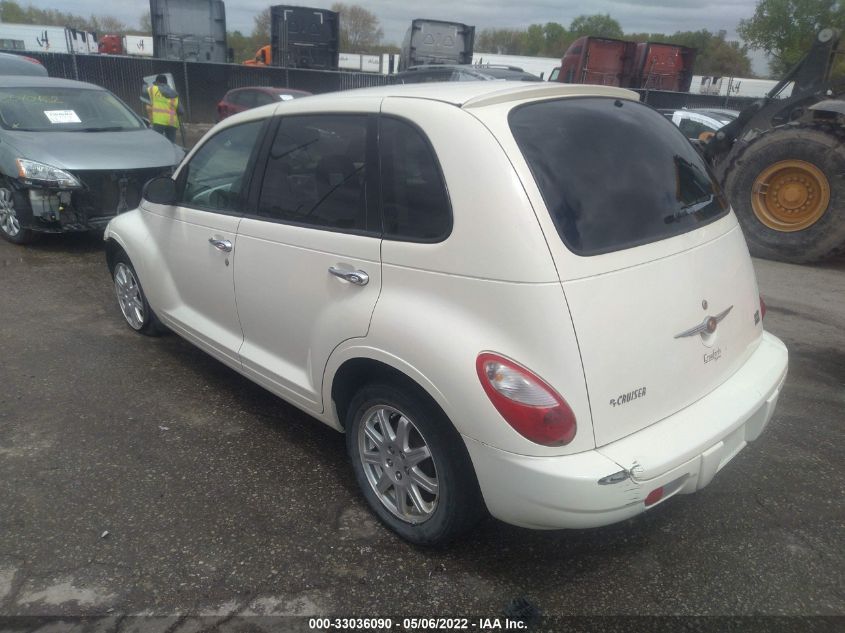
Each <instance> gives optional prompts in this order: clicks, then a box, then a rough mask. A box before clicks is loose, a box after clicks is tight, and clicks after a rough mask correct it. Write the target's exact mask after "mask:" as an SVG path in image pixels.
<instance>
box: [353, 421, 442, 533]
mask: <svg viewBox="0 0 845 633" xmlns="http://www.w3.org/2000/svg"><path fill="white" fill-rule="evenodd" d="M357 439H358V454H359V456H360V460H361V465H362V466H363V468H364V474H365V475H366V477H367V481H368V482H369V484H370V486H371V487H372V489H373V492H375V494H376V496H377V497H378V499H379V501H380V502H381V504H382V505H383V506H384V507H385V508H387V509H388V510H389V511H390V512H391V513H392V514H393V515H394V516H396V517H397V518H399V519H401V520H402V521H405V522H406V523H411V524H417V523H422V522H423V521H426V520H427V519H429V518H430V517H431V515H432V514H434V511H435V510H436V509H437V503H438V500H439V498H440V482H439V480H438V476H437V468H436V465H435V463H434V458H433V456H432V454H431V449H430V448H429V445H428V443H427V442H426V440H425V438H424V437H423V436H422V433H420V430H419V429H418V428H417V426H416V425H415V424H414V423H413V421H412V420H411V419H410V418H408V416H406V415H404V414H403V413H402V412H401V411H399V410H398V409H395V408H393V407H390V406H387V405H377V406H374V407H371V408H370V409H368V410H367V411H366V412H365V413H364V416H363V418H362V422H361V424H360V425H359V427H358V438H357Z"/></svg>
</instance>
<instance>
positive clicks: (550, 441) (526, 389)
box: [475, 352, 577, 446]
mask: <svg viewBox="0 0 845 633" xmlns="http://www.w3.org/2000/svg"><path fill="white" fill-rule="evenodd" d="M475 369H476V371H477V372H478V379H479V380H480V381H481V386H482V387H483V388H484V391H485V393H487V397H488V398H490V402H492V403H493V406H494V407H496V410H497V411H498V412H499V413H501V414H502V417H503V418H505V421H506V422H507V423H508V424H510V425H511V426H512V427H513V428H514V429H515V430H516V431H517V432H518V433H519V434H520V435H522V436H523V437H525V438H527V439H529V440H531V441H532V442H536V443H537V444H542V445H544V446H563V445H565V444H569V443H570V442H571V441H572V440H573V439H574V438H575V431H576V430H577V425H576V420H575V414H574V413H572V409H570V408H569V405H568V404H567V403H566V400H564V399H563V398H562V397H561V396H560V395H559V394H558V393H557V392H556V391H555V390H554V389H552V388H551V387H550V386H549V385H548V384H546V382H545V381H544V380H543V379H542V378H540V377H539V376H537V375H536V374H534V373H532V372H530V371H529V370H527V369H526V368H525V367H522V366H521V365H518V364H517V363H515V362H514V361H512V360H509V359H507V358H504V357H502V356H499V355H498V354H492V353H490V352H483V353H482V354H479V355H478V359H477V360H476V361H475Z"/></svg>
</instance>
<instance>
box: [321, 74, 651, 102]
mask: <svg viewBox="0 0 845 633" xmlns="http://www.w3.org/2000/svg"><path fill="white" fill-rule="evenodd" d="M576 96H601V97H618V98H620V99H631V100H634V101H636V100H638V99H639V95H638V94H637V93H636V92H633V91H631V90H626V89H625V88H616V87H614V86H598V85H591V84H562V83H556V82H536V83H535V82H524V81H447V82H430V83H421V84H399V85H391V86H378V87H375V88H359V89H357V90H347V91H344V92H332V93H326V94H323V95H315V96H313V97H309V101H310V103H312V104H314V105H317V104H318V103H317V100H327V101H332V102H337V100H338V99H343V98H355V97H407V98H413V99H430V100H432V101H442V102H444V103H451V104H452V105H456V106H460V107H463V108H468V107H477V106H481V105H492V104H494V103H504V102H507V101H520V100H528V99H548V98H552V97H576Z"/></svg>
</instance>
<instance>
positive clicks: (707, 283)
mask: <svg viewBox="0 0 845 633" xmlns="http://www.w3.org/2000/svg"><path fill="white" fill-rule="evenodd" d="M105 239H106V241H107V257H108V265H109V268H110V270H111V271H112V275H113V278H114V283H115V290H116V293H117V298H118V301H119V303H120V307H121V310H122V312H123V315H124V317H125V318H126V321H127V322H128V324H129V325H130V326H131V327H132V328H133V329H135V330H137V331H139V332H141V333H144V334H152V333H155V332H157V331H159V330H160V329H161V328H162V327H166V328H168V329H170V330H172V331H174V332H176V333H177V334H179V335H180V336H183V337H185V338H186V339H188V340H189V341H191V342H192V343H194V344H196V345H197V346H199V347H200V348H202V349H203V350H205V351H206V352H207V353H209V354H211V355H212V356H214V357H215V358H218V359H219V360H221V361H222V362H224V363H226V364H227V365H229V366H230V367H232V368H234V369H235V370H237V371H238V372H240V373H242V374H243V375H245V376H247V377H248V378H250V379H251V380H253V381H255V382H257V383H258V384H260V385H262V386H264V387H266V388H267V389H269V390H270V391H272V392H273V393H275V394H278V395H279V396H280V397H281V398H283V399H284V400H286V401H288V402H290V403H292V404H293V405H295V406H297V407H299V408H300V409H302V410H303V411H306V412H307V413H309V414H310V415H312V416H314V417H316V418H317V419H319V420H320V421H322V422H325V423H326V424H328V425H330V426H332V427H334V428H336V429H337V430H339V431H343V432H345V433H346V437H347V447H348V452H349V456H350V458H351V461H352V466H353V469H354V472H355V476H356V478H357V480H358V483H359V484H360V487H361V490H362V493H363V496H364V497H365V498H366V500H367V502H368V503H369V505H370V506H371V507H372V509H373V511H374V512H375V513H376V514H377V515H378V516H379V518H380V519H381V520H382V521H383V522H384V523H386V524H387V525H388V526H389V527H390V528H392V529H393V530H395V531H396V532H398V533H399V534H400V535H402V536H403V537H404V538H406V539H408V540H410V541H413V542H416V543H437V542H442V541H444V540H447V539H449V538H452V537H454V536H456V535H457V534H460V533H461V532H464V531H466V530H468V529H469V528H470V527H472V525H473V524H474V523H475V522H476V520H477V519H478V518H479V517H481V516H483V514H484V512H485V511H489V513H490V514H492V515H493V516H495V517H497V518H499V519H501V520H503V521H507V522H508V523H513V524H516V525H521V526H526V527H531V528H585V527H591V526H600V525H605V524H609V523H613V522H616V521H621V520H623V519H627V518H629V517H632V516H634V515H636V514H638V513H641V512H643V511H645V510H648V509H649V508H653V507H655V506H656V505H658V504H660V503H662V502H663V501H665V500H666V499H668V498H669V497H672V496H673V495H676V494H685V493H691V492H694V491H696V490H699V489H700V488H702V487H704V486H706V485H707V484H708V483H710V481H711V480H712V479H713V477H714V476H715V475H716V473H717V472H718V471H719V470H720V469H721V468H723V467H724V466H725V465H726V464H727V463H728V462H729V461H730V460H731V459H733V458H734V457H735V456H736V454H737V453H738V452H739V451H740V450H741V449H742V448H743V447H744V446H745V445H746V443H748V442H750V441H752V440H754V439H756V438H757V437H758V436H759V435H760V433H761V432H762V431H763V429H764V428H765V426H766V424H767V423H768V421H769V419H770V418H771V415H772V411H773V409H774V408H775V404H776V402H777V398H778V394H779V393H780V390H781V388H782V386H783V382H784V379H785V376H786V368H787V351H786V348H785V347H784V345H783V344H782V343H781V342H780V341H779V340H778V339H777V338H775V337H774V336H772V335H770V334H767V333H766V332H764V331H763V316H764V311H765V307H764V305H763V304H762V302H761V301H760V299H759V295H758V291H757V283H756V279H755V276H754V270H753V268H752V265H751V260H750V258H749V256H748V251H747V249H746V246H745V241H744V240H743V236H742V233H741V231H740V228H739V226H738V225H737V221H736V218H735V217H734V215H733V213H731V211H730V209H729V207H728V205H727V203H726V202H725V198H724V197H723V195H722V193H721V191H720V190H719V189H718V186H717V185H715V184H714V181H713V179H712V177H711V176H710V173H709V171H708V169H707V167H706V165H705V164H704V162H703V161H702V159H701V158H700V157H699V155H698V154H697V153H696V152H695V150H694V149H693V147H692V146H691V145H690V143H689V142H688V141H687V139H686V138H684V136H683V134H681V133H680V132H679V131H678V130H677V129H676V128H675V127H674V126H673V125H672V124H671V122H669V121H667V120H666V119H665V118H664V117H663V116H662V115H661V114H659V113H658V112H657V111H655V110H653V109H651V108H649V107H647V106H645V105H642V104H640V103H638V101H637V95H636V94H634V93H632V92H628V91H626V90H622V89H618V88H610V87H600V86H572V85H561V84H555V85H540V86H537V85H525V84H513V83H508V82H492V81H491V82H486V81H485V82H467V83H453V84H424V85H411V86H398V87H384V88H375V89H367V90H359V91H351V92H345V93H336V94H330V95H325V96H317V97H308V98H306V99H297V100H296V101H289V102H284V103H279V104H275V105H271V106H265V107H262V108H258V109H256V110H250V111H248V112H245V113H242V114H240V115H237V116H233V117H231V118H228V119H226V120H225V121H224V122H223V123H221V124H219V125H217V126H216V127H215V128H214V129H213V130H212V131H211V132H209V133H208V134H207V135H206V136H205V138H204V139H203V140H202V142H200V143H199V145H198V146H197V147H196V148H194V150H193V151H192V152H191V154H190V155H189V156H188V157H187V158H186V159H185V161H184V162H183V163H182V165H181V167H180V168H179V169H178V171H177V172H176V174H175V175H174V177H173V178H172V179H171V178H159V179H156V180H153V181H151V182H150V183H148V185H147V187H146V190H145V195H144V200H143V201H142V203H141V206H140V208H138V209H136V210H134V211H131V212H129V213H125V214H123V215H120V216H118V217H117V218H115V219H114V220H112V221H111V223H110V224H109V226H108V228H107V229H106V232H105Z"/></svg>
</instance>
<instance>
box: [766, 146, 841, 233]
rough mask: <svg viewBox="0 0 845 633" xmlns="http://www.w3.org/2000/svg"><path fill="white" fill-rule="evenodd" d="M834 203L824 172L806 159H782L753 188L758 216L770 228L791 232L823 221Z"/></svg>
mask: <svg viewBox="0 0 845 633" xmlns="http://www.w3.org/2000/svg"><path fill="white" fill-rule="evenodd" d="M828 205H830V183H829V182H828V180H827V176H825V175H824V172H823V171H822V170H821V169H819V168H818V167H816V166H815V165H813V164H812V163H808V162H807V161H803V160H782V161H779V162H777V163H774V164H773V165H769V166H768V167H767V168H766V169H764V170H763V171H762V172H760V175H759V176H757V179H756V180H755V181H754V187H753V188H752V190H751V206H752V208H753V209H754V214H755V215H756V216H757V219H758V220H760V222H762V223H763V224H765V225H766V226H768V227H769V228H770V229H774V230H775V231H783V232H785V233H791V232H793V231H800V230H802V229H806V228H807V227H810V226H812V225H813V224H815V223H816V222H818V221H819V218H821V217H822V216H823V215H824V213H825V211H827V207H828Z"/></svg>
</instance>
